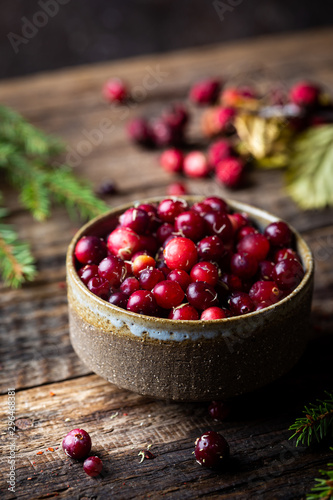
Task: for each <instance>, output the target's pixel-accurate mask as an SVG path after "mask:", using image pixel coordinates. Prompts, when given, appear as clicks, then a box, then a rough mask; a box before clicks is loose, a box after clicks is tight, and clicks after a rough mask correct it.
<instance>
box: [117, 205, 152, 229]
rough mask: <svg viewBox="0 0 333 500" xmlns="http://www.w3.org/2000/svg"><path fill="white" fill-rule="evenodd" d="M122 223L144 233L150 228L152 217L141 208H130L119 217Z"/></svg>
mask: <svg viewBox="0 0 333 500" xmlns="http://www.w3.org/2000/svg"><path fill="white" fill-rule="evenodd" d="M119 222H120V225H121V226H123V227H129V228H130V229H133V231H135V232H136V233H137V234H144V233H145V232H146V230H147V228H148V225H149V222H150V218H149V215H148V213H147V212H146V211H145V210H142V209H141V208H129V209H128V210H126V212H124V213H123V214H122V215H121V216H120V217H119Z"/></svg>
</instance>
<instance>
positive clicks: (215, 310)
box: [200, 307, 230, 321]
mask: <svg viewBox="0 0 333 500" xmlns="http://www.w3.org/2000/svg"><path fill="white" fill-rule="evenodd" d="M229 316H230V314H228V312H227V310H226V309H222V308H221V307H209V308H208V309H205V310H204V311H203V312H202V313H201V316H200V319H203V320H205V321H212V320H217V319H224V318H228V317H229Z"/></svg>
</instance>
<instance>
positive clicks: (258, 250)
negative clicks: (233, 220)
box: [237, 233, 269, 261]
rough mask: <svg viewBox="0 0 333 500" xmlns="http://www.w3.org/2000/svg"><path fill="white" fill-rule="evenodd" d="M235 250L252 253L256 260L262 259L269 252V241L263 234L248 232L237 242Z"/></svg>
mask: <svg viewBox="0 0 333 500" xmlns="http://www.w3.org/2000/svg"><path fill="white" fill-rule="evenodd" d="M237 251H238V253H246V254H248V255H252V257H254V258H255V259H257V260H258V261H259V260H264V259H266V257H267V254H268V252H269V241H268V239H267V238H266V237H265V236H264V235H263V234H260V233H255V234H248V235H247V236H245V237H244V238H242V239H241V241H240V242H239V243H238V245H237Z"/></svg>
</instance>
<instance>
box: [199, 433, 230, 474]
mask: <svg viewBox="0 0 333 500" xmlns="http://www.w3.org/2000/svg"><path fill="white" fill-rule="evenodd" d="M194 455H195V458H196V461H197V462H198V463H199V464H200V465H203V466H204V467H209V468H214V469H219V468H221V467H222V466H223V465H224V464H225V463H226V461H227V460H228V458H229V456H230V449H229V445H228V443H227V441H226V440H225V439H224V437H223V436H222V435H221V434H219V433H218V432H215V431H208V432H205V433H204V434H202V436H200V437H199V438H198V439H197V440H196V442H195V448H194Z"/></svg>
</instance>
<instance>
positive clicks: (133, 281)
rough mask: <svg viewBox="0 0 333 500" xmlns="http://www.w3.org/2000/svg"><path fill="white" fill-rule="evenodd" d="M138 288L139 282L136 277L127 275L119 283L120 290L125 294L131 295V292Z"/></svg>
mask: <svg viewBox="0 0 333 500" xmlns="http://www.w3.org/2000/svg"><path fill="white" fill-rule="evenodd" d="M139 289H140V282H139V280H138V279H137V278H134V277H132V276H129V277H128V278H126V279H125V280H124V281H123V282H122V284H121V285H120V291H121V292H123V293H124V294H125V295H128V296H129V295H132V293H134V292H136V291H137V290H139Z"/></svg>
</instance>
